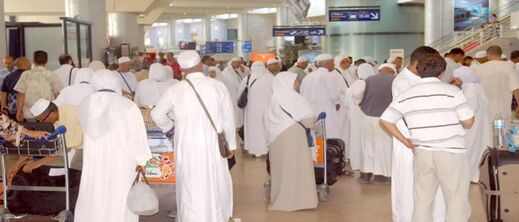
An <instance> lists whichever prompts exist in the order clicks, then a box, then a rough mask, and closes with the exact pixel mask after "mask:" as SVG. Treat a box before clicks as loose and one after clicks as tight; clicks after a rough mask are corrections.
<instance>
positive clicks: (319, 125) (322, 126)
mask: <svg viewBox="0 0 519 222" xmlns="http://www.w3.org/2000/svg"><path fill="white" fill-rule="evenodd" d="M326 141H327V137H326V113H325V112H322V113H320V114H319V116H318V117H317V121H316V127H315V145H316V146H317V158H316V160H315V161H314V169H315V171H316V172H317V171H319V170H323V173H324V181H323V183H322V184H317V185H318V186H317V196H318V198H319V201H328V195H329V194H330V186H329V185H328V176H327V172H328V166H327V164H326V163H327V156H326V155H327V154H326V151H327V145H326ZM263 186H264V188H265V195H266V196H267V197H268V198H270V192H271V183H270V180H268V181H266V182H265V184H264V185H263Z"/></svg>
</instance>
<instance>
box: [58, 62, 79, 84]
mask: <svg viewBox="0 0 519 222" xmlns="http://www.w3.org/2000/svg"><path fill="white" fill-rule="evenodd" d="M71 69H72V73H71V72H70V71H71ZM78 70H79V69H77V68H74V67H73V66H72V65H69V64H64V65H61V66H60V67H59V68H58V69H56V70H54V73H56V75H58V77H59V80H60V81H61V84H63V87H66V86H69V85H72V84H74V80H75V79H76V73H77V71H78ZM69 81H70V84H68V83H69Z"/></svg>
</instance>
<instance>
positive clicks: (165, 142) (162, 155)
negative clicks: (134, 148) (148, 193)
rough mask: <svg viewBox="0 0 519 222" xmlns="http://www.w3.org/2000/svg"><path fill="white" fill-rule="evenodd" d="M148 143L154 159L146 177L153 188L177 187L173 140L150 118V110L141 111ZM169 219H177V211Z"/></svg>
mask: <svg viewBox="0 0 519 222" xmlns="http://www.w3.org/2000/svg"><path fill="white" fill-rule="evenodd" d="M141 112H142V115H143V119H144V124H145V126H146V134H147V135H148V143H149V145H150V150H151V152H152V154H153V158H152V159H151V160H150V161H148V163H147V164H146V172H145V175H146V177H148V181H149V182H150V185H151V186H152V187H173V189H174V186H175V164H174V154H173V153H174V149H173V139H172V136H170V137H171V138H168V136H166V134H165V133H164V132H162V129H160V128H159V127H158V126H157V125H156V124H155V123H154V122H153V120H152V119H151V118H150V113H149V109H141ZM168 216H169V217H172V218H174V217H176V210H172V211H171V212H170V213H169V215H168Z"/></svg>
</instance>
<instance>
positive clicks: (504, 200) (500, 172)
mask: <svg viewBox="0 0 519 222" xmlns="http://www.w3.org/2000/svg"><path fill="white" fill-rule="evenodd" d="M480 170H481V173H480V182H479V185H480V188H481V189H480V190H481V193H482V196H483V202H484V206H485V208H486V214H487V221H490V222H501V221H517V220H519V180H518V179H517V178H518V176H519V152H517V153H511V152H508V151H506V150H497V149H495V148H489V149H487V150H486V151H485V153H484V154H483V157H482V161H481V163H480Z"/></svg>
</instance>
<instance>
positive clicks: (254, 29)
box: [227, 14, 276, 53]
mask: <svg viewBox="0 0 519 222" xmlns="http://www.w3.org/2000/svg"><path fill="white" fill-rule="evenodd" d="M275 24H276V14H248V15H247V25H246V26H245V27H246V29H247V32H248V35H247V36H248V37H249V39H239V40H241V41H247V40H250V41H251V42H252V52H253V53H262V52H266V51H267V49H268V48H269V47H273V46H274V43H273V42H274V37H272V28H273V26H274V25H275ZM227 29H238V19H229V20H227Z"/></svg>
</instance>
